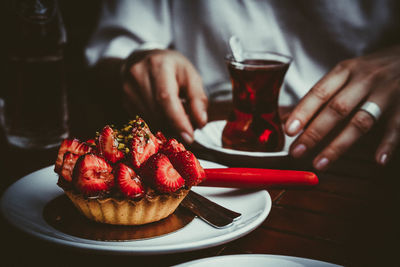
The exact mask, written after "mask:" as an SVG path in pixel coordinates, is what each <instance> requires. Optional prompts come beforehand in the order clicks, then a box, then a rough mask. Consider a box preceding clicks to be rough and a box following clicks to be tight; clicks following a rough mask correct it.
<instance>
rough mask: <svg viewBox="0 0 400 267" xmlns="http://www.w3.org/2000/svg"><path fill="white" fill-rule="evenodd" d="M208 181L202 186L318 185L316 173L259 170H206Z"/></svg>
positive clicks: (262, 186) (263, 186)
mask: <svg viewBox="0 0 400 267" xmlns="http://www.w3.org/2000/svg"><path fill="white" fill-rule="evenodd" d="M204 170H205V172H206V179H205V181H203V182H202V183H201V184H199V185H200V186H213V187H234V188H235V187H238V188H265V187H278V186H310V185H316V184H318V177H317V175H315V173H312V172H306V171H294V170H276V169H257V168H217V169H204Z"/></svg>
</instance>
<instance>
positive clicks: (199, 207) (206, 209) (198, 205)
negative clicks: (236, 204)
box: [181, 191, 241, 228]
mask: <svg viewBox="0 0 400 267" xmlns="http://www.w3.org/2000/svg"><path fill="white" fill-rule="evenodd" d="M181 206H182V207H184V208H186V209H189V210H190V211H191V212H193V213H194V214H196V215H197V216H199V217H200V218H201V219H203V220H204V221H205V222H207V223H208V224H210V225H212V226H214V227H216V228H225V227H229V226H230V225H232V224H233V221H235V220H237V219H239V218H240V216H241V214H240V213H238V212H235V211H232V210H229V209H227V208H225V207H222V206H221V205H219V204H217V203H215V202H213V201H211V200H209V199H207V198H205V197H203V196H202V195H199V194H197V193H195V192H193V191H189V194H188V195H187V196H186V197H185V198H184V200H183V201H182V202H181Z"/></svg>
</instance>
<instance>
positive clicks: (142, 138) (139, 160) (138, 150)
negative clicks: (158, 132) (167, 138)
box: [130, 133, 160, 168]
mask: <svg viewBox="0 0 400 267" xmlns="http://www.w3.org/2000/svg"><path fill="white" fill-rule="evenodd" d="M156 139H157V138H156V137H155V136H154V135H153V134H151V133H150V134H137V135H135V136H134V137H133V139H132V141H131V148H130V155H131V163H132V165H133V166H134V167H135V168H140V166H142V164H143V163H144V162H146V160H147V159H148V158H150V157H151V156H152V155H154V154H155V153H157V152H158V149H159V147H160V145H159V143H158V142H157V140H156Z"/></svg>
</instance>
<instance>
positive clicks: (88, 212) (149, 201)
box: [65, 189, 190, 225]
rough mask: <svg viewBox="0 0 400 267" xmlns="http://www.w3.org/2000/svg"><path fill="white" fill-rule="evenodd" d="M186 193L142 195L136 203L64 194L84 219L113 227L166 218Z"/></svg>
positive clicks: (180, 191)
mask: <svg viewBox="0 0 400 267" xmlns="http://www.w3.org/2000/svg"><path fill="white" fill-rule="evenodd" d="M189 190H190V189H179V190H178V191H176V192H174V193H170V194H160V195H158V194H154V195H145V196H144V197H143V198H141V199H139V200H133V199H116V198H113V197H107V198H87V197H84V196H83V195H82V194H79V193H76V192H74V191H73V190H65V194H66V195H67V196H68V198H69V199H70V200H71V201H72V203H73V204H74V205H75V207H76V208H77V209H78V210H79V211H80V212H81V213H82V214H83V215H84V216H85V217H87V218H88V219H90V220H93V221H96V222H100V223H107V224H116V225H142V224H147V223H152V222H156V221H159V220H162V219H164V218H166V217H168V216H169V215H170V214H172V213H173V212H174V211H175V209H176V208H177V207H178V206H179V204H180V203H181V201H182V200H183V199H184V198H185V197H186V195H187V194H188V193H189Z"/></svg>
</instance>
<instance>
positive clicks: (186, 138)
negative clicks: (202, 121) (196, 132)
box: [181, 132, 193, 144]
mask: <svg viewBox="0 0 400 267" xmlns="http://www.w3.org/2000/svg"><path fill="white" fill-rule="evenodd" d="M181 136H182V139H183V140H184V141H185V142H186V143H188V144H191V143H193V137H192V136H191V135H190V134H188V133H187V132H181Z"/></svg>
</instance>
